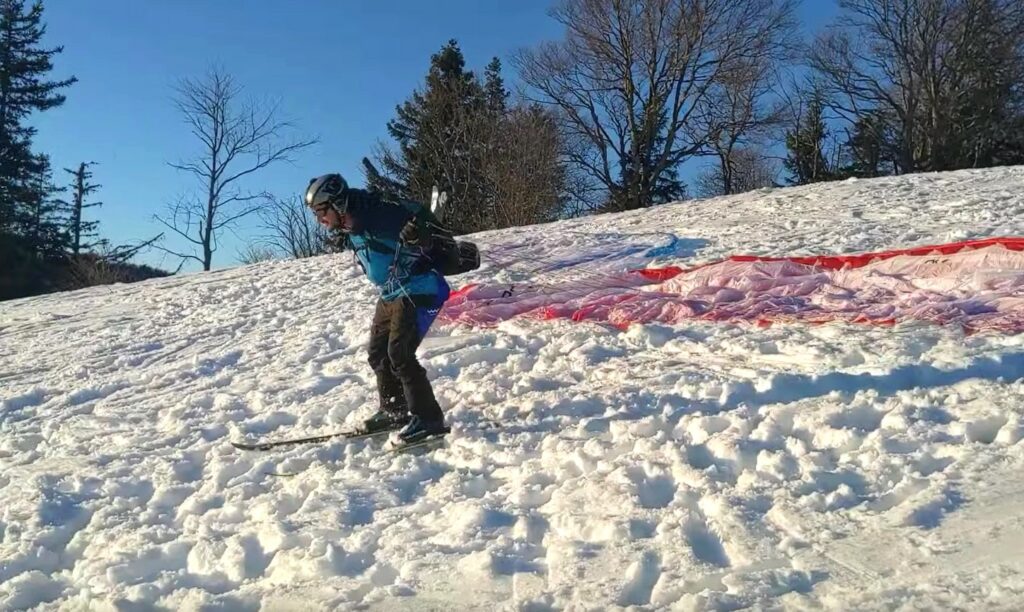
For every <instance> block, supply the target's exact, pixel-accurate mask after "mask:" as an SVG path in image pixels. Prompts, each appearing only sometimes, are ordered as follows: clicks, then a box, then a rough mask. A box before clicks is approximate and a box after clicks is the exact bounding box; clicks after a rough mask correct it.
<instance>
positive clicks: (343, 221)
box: [306, 174, 450, 444]
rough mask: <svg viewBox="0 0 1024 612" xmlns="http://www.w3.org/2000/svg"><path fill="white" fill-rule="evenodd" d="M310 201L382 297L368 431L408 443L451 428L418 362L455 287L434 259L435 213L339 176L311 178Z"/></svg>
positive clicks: (372, 353) (374, 333) (373, 337)
mask: <svg viewBox="0 0 1024 612" xmlns="http://www.w3.org/2000/svg"><path fill="white" fill-rule="evenodd" d="M306 206H308V207H309V208H310V209H312V211H313V213H314V214H315V215H316V217H317V220H318V221H319V223H320V224H321V225H323V226H325V227H327V228H329V229H331V230H335V231H338V232H339V233H340V240H339V246H340V247H341V248H343V249H344V248H347V249H351V250H352V251H353V252H354V253H355V257H356V261H357V262H358V264H359V266H360V267H361V268H362V270H363V273H364V274H365V275H366V277H367V278H368V279H369V280H370V281H371V282H372V283H373V284H374V285H376V286H377V289H378V291H379V294H380V297H379V299H378V300H377V306H376V310H375V312H374V315H373V323H372V324H371V326H370V339H369V343H368V345H367V353H368V360H369V362H370V367H371V368H373V371H374V373H375V374H376V376H377V391H378V395H379V397H380V408H379V409H378V410H377V412H375V413H374V414H373V415H372V416H370V417H369V418H368V419H366V421H364V424H363V426H364V428H365V430H366V431H367V432H374V431H387V430H392V429H399V432H398V434H397V435H398V438H399V439H400V440H401V441H402V443H405V444H410V443H413V442H418V441H420V440H423V439H425V438H427V437H430V436H434V435H439V434H445V433H448V432H449V431H450V430H449V428H448V427H447V426H446V425H445V422H444V413H443V412H442V410H441V406H440V405H439V404H438V403H437V400H436V399H435V398H434V391H433V389H432V388H431V385H430V381H429V380H428V379H427V373H426V371H425V370H424V369H423V366H421V365H420V363H419V361H417V359H416V349H417V347H419V345H420V342H421V341H422V340H423V337H424V336H425V335H426V333H427V330H428V329H429V328H430V325H431V324H432V323H433V322H434V319H435V318H436V317H437V314H438V312H440V310H441V306H442V305H443V304H444V302H445V300H447V299H448V295H449V292H450V288H449V286H448V283H447V282H446V281H445V279H444V276H442V275H441V274H440V273H439V272H438V271H437V270H436V269H435V267H434V266H433V265H432V262H431V260H430V257H429V256H428V253H429V251H430V247H431V240H432V233H433V232H432V230H431V227H432V225H434V224H436V218H434V217H433V215H432V214H431V213H430V211H429V210H427V209H426V208H425V207H423V206H420V205H418V204H416V203H413V202H395V201H391V200H388V199H386V198H383V197H381V196H379V195H377V194H376V193H373V192H369V191H366V190H362V189H354V188H351V187H349V186H348V184H347V183H346V182H345V179H344V178H342V176H341V175H340V174H325V175H323V176H320V177H317V178H314V179H312V180H310V182H309V187H308V188H307V189H306Z"/></svg>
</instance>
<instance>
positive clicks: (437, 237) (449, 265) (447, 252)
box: [403, 187, 480, 276]
mask: <svg viewBox="0 0 1024 612" xmlns="http://www.w3.org/2000/svg"><path fill="white" fill-rule="evenodd" d="M447 199H448V194H446V193H440V194H439V193H438V191H437V187H434V191H433V194H432V195H431V198H430V208H429V209H428V208H426V207H425V206H422V205H420V204H418V203H416V202H410V201H408V200H403V205H404V206H405V208H406V209H407V210H409V211H410V212H413V213H416V212H421V211H422V212H421V214H423V213H425V217H426V219H427V225H428V226H429V227H430V230H431V236H430V238H431V240H430V242H431V246H430V251H429V252H428V253H427V256H428V257H430V260H431V263H432V267H433V268H434V269H435V270H437V271H438V272H439V273H440V274H441V275H442V276H455V275H457V274H464V273H466V272H469V271H471V270H476V269H477V268H479V267H480V249H479V248H478V247H477V246H476V244H474V243H472V242H470V241H468V240H456V239H455V234H453V233H452V231H451V230H450V229H448V227H447V226H445V225H444V223H442V221H441V219H443V218H444V212H445V211H444V205H445V202H446V201H447Z"/></svg>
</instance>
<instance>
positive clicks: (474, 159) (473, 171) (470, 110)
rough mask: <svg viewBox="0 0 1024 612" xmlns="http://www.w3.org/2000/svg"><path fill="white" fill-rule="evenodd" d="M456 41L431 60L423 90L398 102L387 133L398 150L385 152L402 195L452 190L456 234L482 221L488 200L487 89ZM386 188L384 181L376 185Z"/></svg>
mask: <svg viewBox="0 0 1024 612" xmlns="http://www.w3.org/2000/svg"><path fill="white" fill-rule="evenodd" d="M465 67H466V61H465V58H464V57H463V55H462V50H461V49H460V48H459V45H458V43H457V42H456V41H454V40H451V41H449V42H448V43H447V44H446V45H445V46H444V47H442V48H441V50H440V51H439V52H438V53H435V54H434V55H433V56H432V57H431V60H430V70H429V72H428V73H427V77H426V83H425V87H424V89H423V91H422V92H420V91H417V92H415V93H413V95H412V97H411V98H410V99H409V100H407V101H406V102H404V103H403V104H401V105H400V106H398V107H397V109H396V113H397V117H396V118H395V119H392V120H391V121H389V122H388V126H387V127H388V133H389V134H390V135H391V137H392V138H394V140H395V141H396V142H397V143H398V151H397V152H391V151H387V152H385V153H384V154H383V155H382V156H381V160H380V161H381V164H382V166H383V169H384V171H385V173H386V174H387V175H388V177H389V178H390V179H392V180H393V181H394V182H395V184H396V185H400V186H401V189H400V190H399V191H400V192H399V193H398V194H397V195H398V196H399V197H403V198H408V199H411V200H415V201H417V202H429V201H430V194H431V192H432V190H433V188H434V186H437V188H438V189H439V190H441V191H444V192H446V193H447V194H448V198H449V199H448V202H449V204H448V206H449V211H448V214H447V216H446V218H447V220H448V222H449V223H450V225H451V226H452V229H453V230H454V231H456V232H457V233H463V232H467V231H474V230H475V229H477V228H478V227H480V225H481V221H480V219H481V211H480V209H479V207H480V206H481V204H482V203H483V202H484V200H485V194H484V193H483V191H484V190H483V187H482V185H483V181H482V179H481V164H482V161H481V160H482V157H483V155H484V154H485V153H486V148H487V144H486V142H485V139H484V138H482V137H481V136H482V133H483V132H484V129H483V128H484V127H485V125H486V123H485V122H486V119H485V118H484V114H483V113H482V112H481V110H482V109H483V108H484V107H485V104H486V100H485V98H486V96H485V94H484V88H483V86H482V85H481V84H480V82H479V79H478V78H477V77H476V76H475V75H474V74H473V72H471V71H468V70H466V68H465ZM371 188H381V189H383V188H384V187H383V186H382V185H376V186H375V185H371Z"/></svg>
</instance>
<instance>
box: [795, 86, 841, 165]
mask: <svg viewBox="0 0 1024 612" xmlns="http://www.w3.org/2000/svg"><path fill="white" fill-rule="evenodd" d="M824 108H825V105H824V101H823V100H822V97H821V95H820V94H818V93H816V92H815V93H812V94H811V95H810V99H809V100H808V104H807V109H806V111H805V112H802V113H800V114H799V116H798V117H797V121H796V125H795V126H794V127H793V129H791V130H788V131H787V132H786V148H787V149H789V154H788V156H787V157H786V160H785V162H783V163H784V165H785V167H786V169H787V170H789V172H790V173H791V174H792V175H793V176H792V179H791V181H790V182H791V183H792V184H794V185H806V184H808V183H816V182H819V181H827V180H830V179H832V178H834V177H833V175H832V172H831V171H830V169H829V164H828V161H827V159H826V157H825V147H826V140H827V138H828V128H827V127H826V126H825V119H824Z"/></svg>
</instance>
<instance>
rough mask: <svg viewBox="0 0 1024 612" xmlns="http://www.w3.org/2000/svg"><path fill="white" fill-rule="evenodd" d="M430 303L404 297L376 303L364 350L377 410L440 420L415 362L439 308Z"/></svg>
mask: <svg viewBox="0 0 1024 612" xmlns="http://www.w3.org/2000/svg"><path fill="white" fill-rule="evenodd" d="M417 302H418V303H417ZM433 302H434V301H433V300H431V299H430V298H423V299H419V298H417V299H416V300H413V299H412V298H408V297H401V298H398V299H396V300H394V301H392V302H385V301H383V300H378V301H377V310H376V311H375V312H374V313H373V325H372V326H371V327H370V343H369V346H368V348H367V351H368V353H369V361H370V367H371V368H373V371H374V372H375V373H376V374H377V390H378V392H379V393H380V402H381V408H383V409H384V410H389V411H394V412H399V413H401V412H405V411H408V412H410V413H412V414H414V415H416V416H418V417H420V418H421V419H424V420H427V421H433V420H437V419H441V418H444V414H443V413H442V412H441V406H439V405H438V403H437V400H436V399H435V398H434V390H433V389H432V388H431V386H430V381H429V380H427V372H426V370H424V369H423V366H421V365H420V363H419V361H417V360H416V349H417V348H418V347H419V345H420V342H421V341H422V340H423V337H424V336H425V335H426V334H427V330H428V329H430V325H431V323H433V322H434V318H436V317H437V313H438V311H439V310H440V307H441V306H440V304H436V303H433Z"/></svg>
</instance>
